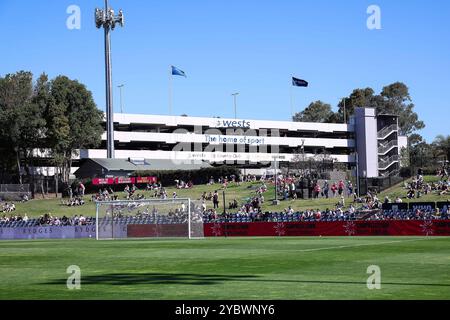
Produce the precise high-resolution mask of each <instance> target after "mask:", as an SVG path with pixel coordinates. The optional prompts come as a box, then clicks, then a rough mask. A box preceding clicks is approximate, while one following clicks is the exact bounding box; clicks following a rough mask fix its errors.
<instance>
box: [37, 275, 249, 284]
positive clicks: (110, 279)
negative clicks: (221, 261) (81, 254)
mask: <svg viewBox="0 0 450 320" xmlns="http://www.w3.org/2000/svg"><path fill="white" fill-rule="evenodd" d="M253 278H257V276H251V275H214V274H193V273H129V274H124V273H112V274H105V275H99V276H82V277H81V283H82V284H83V285H117V286H125V285H126V286H130V285H140V284H190V285H214V284H220V283H223V282H226V281H251V279H253ZM244 279H245V280H244ZM66 281H67V279H60V280H53V281H50V282H47V283H43V284H45V285H52V284H55V285H61V284H65V283H66Z"/></svg>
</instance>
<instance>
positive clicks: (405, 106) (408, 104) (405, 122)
mask: <svg viewBox="0 0 450 320" xmlns="http://www.w3.org/2000/svg"><path fill="white" fill-rule="evenodd" d="M380 95H381V97H383V98H384V103H382V104H381V105H378V106H377V112H378V113H387V114H394V115H397V116H398V122H399V127H400V134H402V135H410V134H412V133H413V132H415V131H417V130H420V129H423V128H425V124H424V122H423V121H420V120H419V116H418V115H417V113H415V112H414V104H413V103H412V99H411V97H410V95H409V89H408V87H407V86H406V85H405V84H404V83H402V82H395V83H393V84H390V85H388V86H386V87H384V88H383V90H382V91H381V94H380Z"/></svg>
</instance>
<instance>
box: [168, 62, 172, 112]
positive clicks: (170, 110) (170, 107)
mask: <svg viewBox="0 0 450 320" xmlns="http://www.w3.org/2000/svg"><path fill="white" fill-rule="evenodd" d="M169 115H170V116H171V115H172V66H169Z"/></svg>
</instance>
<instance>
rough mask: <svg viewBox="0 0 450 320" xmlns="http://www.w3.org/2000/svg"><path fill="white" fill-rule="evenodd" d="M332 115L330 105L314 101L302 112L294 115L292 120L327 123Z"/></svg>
mask: <svg viewBox="0 0 450 320" xmlns="http://www.w3.org/2000/svg"><path fill="white" fill-rule="evenodd" d="M332 114H333V111H331V105H329V104H328V103H324V102H322V101H316V102H313V103H311V104H310V105H309V106H308V107H307V108H306V109H305V110H303V111H302V112H299V113H296V114H295V115H294V116H293V117H292V120H293V121H295V122H327V121H328V119H329V118H330V117H331V116H332Z"/></svg>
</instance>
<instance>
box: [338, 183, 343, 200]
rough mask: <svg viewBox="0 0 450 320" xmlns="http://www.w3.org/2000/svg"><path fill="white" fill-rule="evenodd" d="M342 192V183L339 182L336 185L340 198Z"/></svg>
mask: <svg viewBox="0 0 450 320" xmlns="http://www.w3.org/2000/svg"><path fill="white" fill-rule="evenodd" d="M343 191H344V181H342V180H341V181H339V184H338V194H339V195H340V196H342V192H343Z"/></svg>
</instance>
